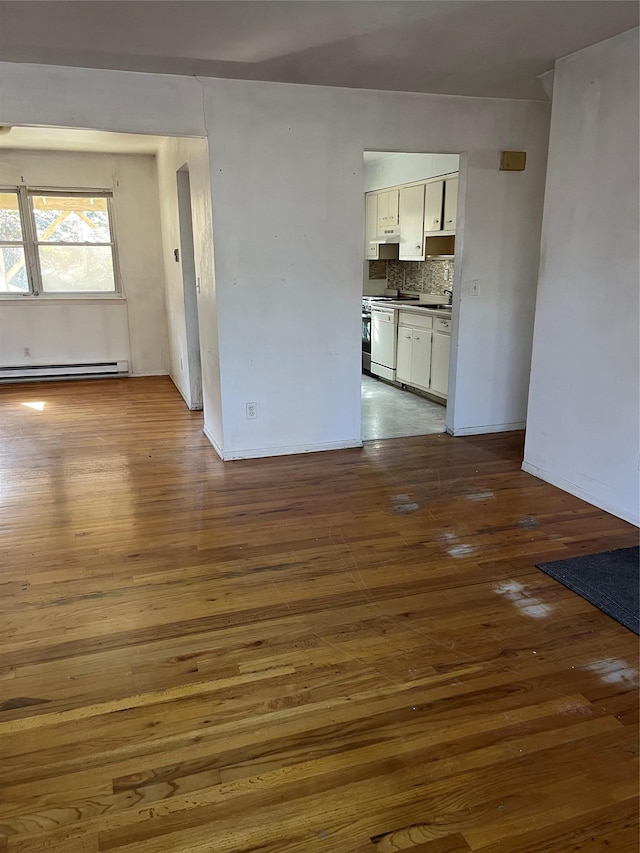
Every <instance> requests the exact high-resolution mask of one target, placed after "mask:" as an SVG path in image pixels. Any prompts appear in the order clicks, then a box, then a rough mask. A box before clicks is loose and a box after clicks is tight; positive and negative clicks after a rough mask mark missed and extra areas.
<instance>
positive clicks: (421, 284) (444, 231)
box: [361, 151, 460, 441]
mask: <svg viewBox="0 0 640 853" xmlns="http://www.w3.org/2000/svg"><path fill="white" fill-rule="evenodd" d="M459 160H460V158H459V155H457V154H417V153H404V152H388V151H387V152H382V151H365V152H364V156H363V161H364V162H363V175H364V204H363V210H364V217H365V229H364V231H365V244H364V252H363V257H364V262H363V280H362V377H361V413H362V439H363V441H367V440H372V439H385V438H400V437H404V436H414V435H430V434H434V433H442V432H444V431H445V417H446V405H447V399H448V384H449V351H450V343H451V331H452V323H453V297H454V275H453V271H454V259H455V235H456V225H457V196H458V171H459Z"/></svg>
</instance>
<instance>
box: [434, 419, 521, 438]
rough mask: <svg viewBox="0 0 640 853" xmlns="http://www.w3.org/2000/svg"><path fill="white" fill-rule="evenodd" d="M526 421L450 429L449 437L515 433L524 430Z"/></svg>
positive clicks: (448, 430)
mask: <svg viewBox="0 0 640 853" xmlns="http://www.w3.org/2000/svg"><path fill="white" fill-rule="evenodd" d="M525 426H526V422H525V421H518V423H515V424H486V425H485V426H474V427H462V428H461V429H449V428H448V427H447V432H448V433H449V435H454V436H458V435H490V434H491V433H492V432H514V431H515V430H520V429H524V428H525Z"/></svg>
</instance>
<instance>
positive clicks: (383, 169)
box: [364, 153, 458, 193]
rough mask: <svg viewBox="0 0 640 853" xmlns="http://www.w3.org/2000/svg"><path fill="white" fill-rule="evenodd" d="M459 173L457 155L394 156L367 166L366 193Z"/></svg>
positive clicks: (365, 170)
mask: <svg viewBox="0 0 640 853" xmlns="http://www.w3.org/2000/svg"><path fill="white" fill-rule="evenodd" d="M457 171H458V156H457V155H456V154H402V153H398V154H392V155H391V156H389V157H385V158H384V159H383V160H376V161H375V162H374V163H367V164H366V165H365V169H364V191H365V192H367V193H368V192H370V191H371V190H380V189H383V188H384V187H396V186H398V185H399V184H410V183H412V182H413V181H425V180H427V178H437V177H438V175H447V174H449V173H450V172H457Z"/></svg>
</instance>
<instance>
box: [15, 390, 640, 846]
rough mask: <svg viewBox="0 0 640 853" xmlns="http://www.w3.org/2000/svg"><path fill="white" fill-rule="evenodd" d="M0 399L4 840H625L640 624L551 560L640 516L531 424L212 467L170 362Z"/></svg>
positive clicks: (628, 534) (617, 542) (626, 528)
mask: <svg viewBox="0 0 640 853" xmlns="http://www.w3.org/2000/svg"><path fill="white" fill-rule="evenodd" d="M34 400H38V401H43V402H44V403H45V406H44V409H42V411H37V410H34V409H32V408H29V407H28V406H25V405H24V403H27V402H31V401H34ZM0 404H1V406H0V430H1V434H2V437H3V440H2V442H1V443H0V476H1V478H2V492H1V495H0V502H1V508H2V524H3V538H2V541H1V543H0V853H34V851H39V850H56V851H57V853H99V851H107V850H112V851H116V853H117V851H122V853H205V851H207V853H208V851H210V850H211V848H212V843H215V849H216V853H250V851H255V850H258V849H259V850H260V851H261V853H316V851H326V850H331V852H332V853H366V851H371V853H387V851H393V850H409V851H410V853H468V851H469V850H474V851H481V853H490V851H493V850H498V849H499V850H501V851H503V853H516V851H518V853H520V851H522V850H526V851H527V853H549V851H552V850H553V851H559V850H568V849H574V848H575V849H580V850H583V851H585V853H587V851H588V853H604V851H605V850H612V849H615V850H619V851H621V853H626V851H627V850H628V851H631V850H634V849H637V845H636V846H634V844H635V842H636V841H637V822H638V806H637V794H638V649H637V643H636V640H635V638H634V637H633V635H632V634H630V633H629V632H628V631H626V630H625V629H623V628H622V627H621V626H619V625H618V624H617V623H615V622H614V621H613V620H611V619H609V618H608V617H607V616H605V615H604V614H602V613H601V612H600V611H598V610H597V609H596V608H594V607H592V605H590V604H589V603H588V602H585V601H584V600H583V599H581V598H580V597H579V596H577V595H575V594H574V593H572V592H570V591H569V590H567V589H565V588H564V587H563V586H561V585H559V584H557V583H556V582H555V581H553V580H552V579H551V578H549V577H548V576H547V575H545V574H544V573H542V572H539V571H538V570H537V569H535V563H536V562H537V561H539V560H541V559H546V560H548V559H560V558H562V557H570V556H575V555H578V554H581V553H589V552H590V551H598V550H607V549H608V548H612V547H624V546H628V545H633V544H636V542H637V531H636V530H635V528H633V527H631V526H630V525H628V524H626V523H625V522H623V521H620V520H619V519H616V518H614V517H612V516H609V515H607V514H606V513H603V512H601V511H599V510H597V509H595V508H594V507H591V506H589V505H587V504H585V503H583V502H582V501H580V500H578V499H577V498H574V497H573V496H571V495H567V494H566V493H564V492H561V491H559V490H557V489H554V488H553V487H551V486H549V485H547V484H545V483H543V482H542V481H539V480H536V479H534V478H532V477H530V476H529V475H527V474H524V473H523V472H522V471H521V470H520V468H519V466H520V462H521V458H522V435H521V434H513V433H509V434H507V433H504V434H498V435H494V436H473V437H469V438H459V439H453V438H450V437H448V436H430V437H417V438H409V439H398V440H392V441H385V442H382V441H375V442H368V443H366V444H365V447H364V448H363V449H357V450H346V451H338V452H335V453H330V454H312V455H305V456H300V457H278V458H274V459H261V460H247V461H240V462H234V463H227V464H223V463H222V462H220V460H219V459H218V458H217V457H216V456H215V454H214V452H213V451H212V449H211V447H210V445H209V444H208V442H207V441H206V439H205V438H204V437H203V435H202V416H201V414H200V413H194V412H189V411H188V410H186V409H185V407H184V404H183V402H182V400H181V398H180V397H179V395H178V394H177V392H176V391H175V389H174V387H173V386H172V384H171V382H170V381H169V380H168V379H167V378H164V377H159V378H149V379H131V380H95V381H90V382H84V381H79V382H73V383H69V382H60V383H38V384H37V385H13V386H7V385H5V386H2V387H0ZM399 494H403V495H407V496H408V498H407V499H408V500H409V501H410V502H412V503H415V504H417V509H416V510H415V511H414V512H412V513H398V512H396V511H395V509H394V507H395V506H396V504H397V500H396V496H397V495H399Z"/></svg>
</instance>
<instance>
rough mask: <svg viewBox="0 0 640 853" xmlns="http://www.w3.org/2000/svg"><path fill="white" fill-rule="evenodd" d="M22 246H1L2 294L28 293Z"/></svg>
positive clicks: (0, 274)
mask: <svg viewBox="0 0 640 853" xmlns="http://www.w3.org/2000/svg"><path fill="white" fill-rule="evenodd" d="M28 292H29V280H28V278H27V268H26V266H25V261H24V249H23V248H22V246H0V293H28Z"/></svg>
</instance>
